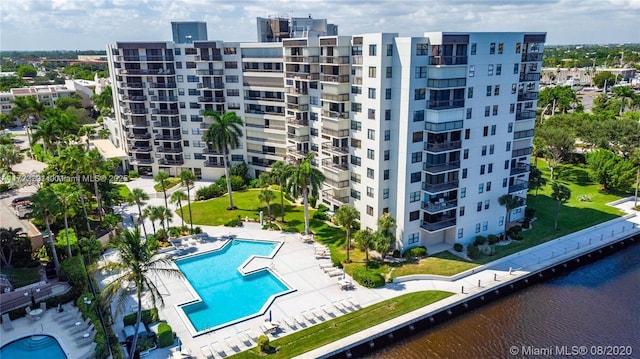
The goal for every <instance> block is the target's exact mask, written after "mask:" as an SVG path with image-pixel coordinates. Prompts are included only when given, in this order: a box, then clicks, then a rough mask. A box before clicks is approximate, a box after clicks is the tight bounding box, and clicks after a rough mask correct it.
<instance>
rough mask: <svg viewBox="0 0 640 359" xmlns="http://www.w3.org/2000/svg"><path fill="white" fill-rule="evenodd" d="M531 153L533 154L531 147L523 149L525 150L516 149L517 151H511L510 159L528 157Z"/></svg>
mask: <svg viewBox="0 0 640 359" xmlns="http://www.w3.org/2000/svg"><path fill="white" fill-rule="evenodd" d="M531 152H533V147H525V148H520V149H517V150H513V151H512V152H511V158H516V157H521V156H526V155H530V154H531Z"/></svg>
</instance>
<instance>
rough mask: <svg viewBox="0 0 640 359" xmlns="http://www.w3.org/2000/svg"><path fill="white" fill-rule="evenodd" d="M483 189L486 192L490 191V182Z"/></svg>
mask: <svg viewBox="0 0 640 359" xmlns="http://www.w3.org/2000/svg"><path fill="white" fill-rule="evenodd" d="M484 187H485V189H486V190H487V192H489V191H491V181H489V182H487V184H486V185H485V186H484Z"/></svg>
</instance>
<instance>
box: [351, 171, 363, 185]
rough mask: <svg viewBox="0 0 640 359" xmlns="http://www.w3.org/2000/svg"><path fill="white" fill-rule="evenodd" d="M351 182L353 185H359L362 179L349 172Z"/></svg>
mask: <svg viewBox="0 0 640 359" xmlns="http://www.w3.org/2000/svg"><path fill="white" fill-rule="evenodd" d="M351 181H353V182H355V183H361V182H362V177H361V176H360V175H359V174H357V173H354V172H351Z"/></svg>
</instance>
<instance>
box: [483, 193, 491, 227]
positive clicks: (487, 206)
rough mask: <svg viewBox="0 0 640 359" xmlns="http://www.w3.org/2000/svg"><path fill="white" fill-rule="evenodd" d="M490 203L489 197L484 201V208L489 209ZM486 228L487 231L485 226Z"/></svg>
mask: <svg viewBox="0 0 640 359" xmlns="http://www.w3.org/2000/svg"><path fill="white" fill-rule="evenodd" d="M489 203H490V201H489V200H488V199H487V200H485V201H484V209H485V210H487V209H489ZM484 230H485V231H486V230H487V229H486V228H485V229H484Z"/></svg>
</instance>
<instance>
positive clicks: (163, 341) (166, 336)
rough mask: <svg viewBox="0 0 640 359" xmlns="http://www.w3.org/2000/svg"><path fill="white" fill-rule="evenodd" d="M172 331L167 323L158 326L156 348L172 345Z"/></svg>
mask: <svg viewBox="0 0 640 359" xmlns="http://www.w3.org/2000/svg"><path fill="white" fill-rule="evenodd" d="M173 342H174V340H173V330H171V326H170V325H169V324H167V323H160V324H159V325H158V346H159V347H160V348H164V347H168V346H169V345H171V344H173Z"/></svg>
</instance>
